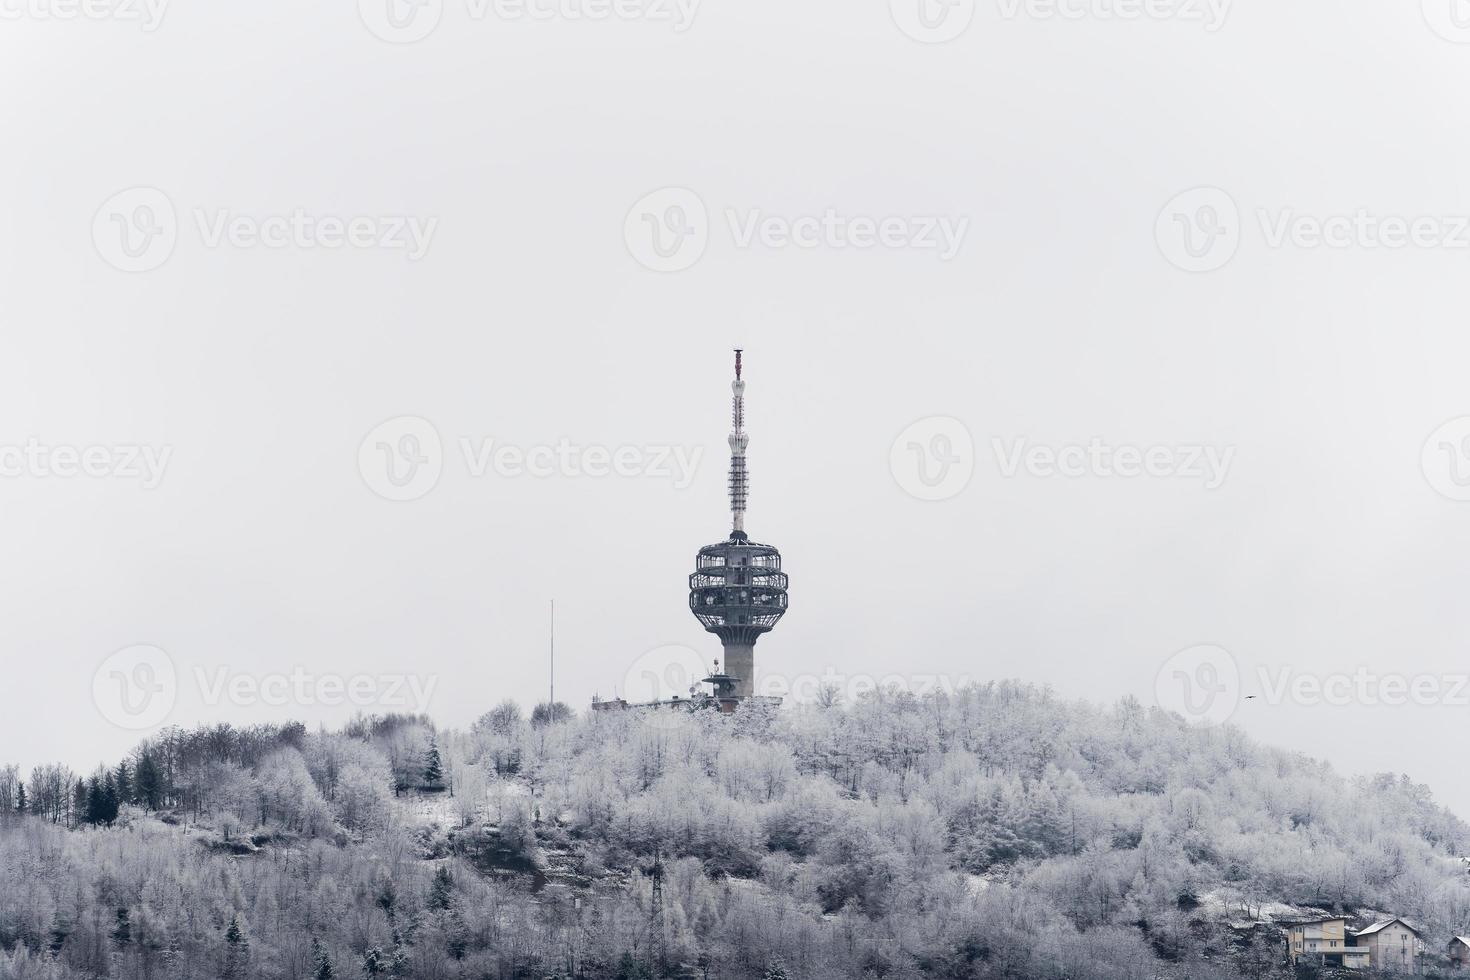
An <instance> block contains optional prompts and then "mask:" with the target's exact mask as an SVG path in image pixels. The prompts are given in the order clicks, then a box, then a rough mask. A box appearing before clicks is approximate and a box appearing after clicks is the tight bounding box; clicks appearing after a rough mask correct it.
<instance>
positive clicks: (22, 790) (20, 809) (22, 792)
mask: <svg viewBox="0 0 1470 980" xmlns="http://www.w3.org/2000/svg"><path fill="white" fill-rule="evenodd" d="M26 810H27V804H26V784H25V781H24V780H22V781H21V782H19V783H18V784H16V789H15V812H16V813H25V812H26Z"/></svg>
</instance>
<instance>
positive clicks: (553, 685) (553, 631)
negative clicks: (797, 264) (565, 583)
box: [547, 599, 556, 711]
mask: <svg viewBox="0 0 1470 980" xmlns="http://www.w3.org/2000/svg"><path fill="white" fill-rule="evenodd" d="M550 636H551V700H550V701H549V702H547V708H548V710H550V711H555V710H556V600H555V599H552V600H551V632H550Z"/></svg>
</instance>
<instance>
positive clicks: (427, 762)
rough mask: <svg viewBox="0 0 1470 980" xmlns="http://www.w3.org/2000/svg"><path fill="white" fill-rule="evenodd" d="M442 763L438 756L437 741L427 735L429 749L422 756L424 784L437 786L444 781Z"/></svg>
mask: <svg viewBox="0 0 1470 980" xmlns="http://www.w3.org/2000/svg"><path fill="white" fill-rule="evenodd" d="M443 767H444V763H443V762H442V761H441V760H440V758H439V743H438V741H436V740H435V738H434V736H432V735H430V736H429V751H428V753H427V754H426V755H425V756H424V785H425V786H435V787H437V786H439V785H440V784H441V783H443V782H444V768H443Z"/></svg>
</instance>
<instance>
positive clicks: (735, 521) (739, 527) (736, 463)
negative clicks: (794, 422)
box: [730, 348, 750, 541]
mask: <svg viewBox="0 0 1470 980" xmlns="http://www.w3.org/2000/svg"><path fill="white" fill-rule="evenodd" d="M744 353H745V352H744V351H743V350H740V349H738V348H737V349H736V351H735V381H734V383H733V384H731V385H730V390H731V392H732V394H733V396H734V397H733V398H732V407H731V411H730V415H731V418H732V422H733V424H732V427H731V429H730V523H731V534H730V537H731V538H733V539H735V540H737V541H738V540H741V539H743V538H744V537H745V504H746V501H747V500H748V499H749V497H750V471H749V470H747V469H746V468H745V451H746V449H748V448H750V436H749V435H748V434H747V433H746V431H745V381H744V380H743V379H742V378H741V377H740V369H741V364H740V361H741V355H742V354H744Z"/></svg>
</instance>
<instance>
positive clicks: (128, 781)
mask: <svg viewBox="0 0 1470 980" xmlns="http://www.w3.org/2000/svg"><path fill="white" fill-rule="evenodd" d="M112 782H113V784H114V785H115V786H116V787H117V802H118V804H119V805H121V804H123V803H131V802H133V774H132V773H131V772H130V771H129V770H128V760H127V759H124V760H123V761H121V762H119V763H118V764H117V768H116V769H114V770H113V772H112Z"/></svg>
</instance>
